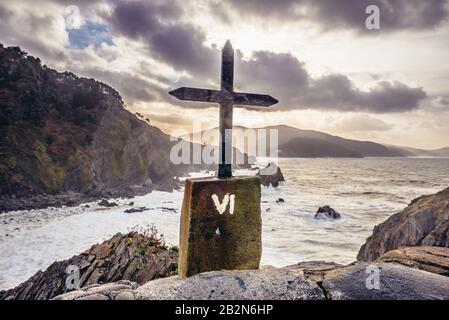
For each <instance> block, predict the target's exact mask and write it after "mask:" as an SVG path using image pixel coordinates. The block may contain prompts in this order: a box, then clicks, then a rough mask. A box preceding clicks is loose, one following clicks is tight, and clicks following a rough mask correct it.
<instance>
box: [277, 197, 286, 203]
mask: <svg viewBox="0 0 449 320" xmlns="http://www.w3.org/2000/svg"><path fill="white" fill-rule="evenodd" d="M284 202H285V200H284V199H282V198H279V199H277V200H276V203H284Z"/></svg>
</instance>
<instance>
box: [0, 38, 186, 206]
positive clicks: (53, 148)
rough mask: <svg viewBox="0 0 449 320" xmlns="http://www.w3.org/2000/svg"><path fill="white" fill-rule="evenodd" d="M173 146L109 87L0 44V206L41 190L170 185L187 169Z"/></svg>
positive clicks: (105, 192) (130, 190) (118, 191)
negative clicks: (175, 159)
mask: <svg viewBox="0 0 449 320" xmlns="http://www.w3.org/2000/svg"><path fill="white" fill-rule="evenodd" d="M172 144H173V142H171V141H170V139H169V136H168V135H166V134H164V133H163V132H161V131H160V130H159V129H157V128H155V127H152V126H150V125H148V124H147V123H146V122H144V121H142V120H140V119H139V118H137V117H136V116H134V115H133V114H131V113H130V112H128V111H127V110H126V109H125V108H124V104H123V101H122V98H121V97H120V95H119V93H118V92H117V91H115V90H114V89H113V88H111V87H109V86H108V85H106V84H104V83H101V82H98V81H95V80H94V79H85V78H80V77H77V76H76V75H74V74H72V73H69V72H64V73H58V72H57V71H55V70H52V69H50V68H47V67H46V66H42V65H41V63H40V60H39V59H37V58H33V57H31V56H28V55H27V54H26V53H24V52H22V51H21V50H20V49H19V48H16V47H15V48H4V47H3V46H1V45H0V212H1V211H3V210H9V209H19V208H20V205H18V206H17V205H16V206H12V207H10V206H9V203H10V202H11V201H10V200H11V199H18V198H25V197H27V198H30V197H31V198H32V197H33V196H36V195H42V194H45V195H56V194H62V193H67V192H69V193H70V192H72V193H80V194H83V195H90V196H114V195H117V196H118V195H121V196H123V195H126V194H135V193H139V192H147V191H150V190H153V189H159V190H167V189H171V188H172V187H173V186H174V180H173V176H175V175H177V174H179V173H180V171H182V170H185V169H186V168H182V167H180V166H174V165H173V164H172V163H171V162H170V160H169V154H170V149H171V146H172ZM36 205H38V204H36ZM24 207H26V205H24Z"/></svg>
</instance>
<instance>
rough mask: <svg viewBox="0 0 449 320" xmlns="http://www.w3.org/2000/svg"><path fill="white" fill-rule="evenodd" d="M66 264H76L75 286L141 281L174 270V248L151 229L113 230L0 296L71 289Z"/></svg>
mask: <svg viewBox="0 0 449 320" xmlns="http://www.w3.org/2000/svg"><path fill="white" fill-rule="evenodd" d="M69 265H73V266H76V267H78V268H79V273H80V274H79V275H80V277H79V287H85V286H90V285H94V284H98V283H106V282H117V281H119V280H130V281H133V282H137V283H138V284H143V283H145V282H147V281H150V280H153V279H157V278H162V277H167V276H170V275H173V274H176V273H177V265H178V250H177V248H168V247H167V246H166V245H165V243H164V241H163V239H160V238H159V237H158V236H157V235H156V233H155V232H154V231H153V233H149V234H148V235H143V234H140V233H137V232H131V233H129V234H126V235H122V234H120V233H117V234H116V235H115V236H113V237H112V238H111V239H109V240H107V241H106V242H103V243H102V244H97V245H94V246H92V247H91V248H90V249H89V250H87V251H85V252H83V253H81V254H80V255H77V256H74V257H72V258H70V259H69V260H64V261H57V262H54V263H53V264H51V265H50V266H49V267H48V268H47V269H46V270H45V271H43V272H42V271H38V272H37V273H36V274H34V275H33V276H32V277H31V278H30V279H28V280H27V281H25V282H24V283H22V284H20V285H19V286H17V287H15V288H14V289H11V290H7V291H1V292H0V300H5V299H15V300H17V299H18V300H29V299H32V300H43V299H51V298H53V297H55V296H57V295H60V294H63V293H66V292H69V291H71V289H67V287H66V279H67V273H66V268H67V267H68V266H69ZM72 290H73V289H72Z"/></svg>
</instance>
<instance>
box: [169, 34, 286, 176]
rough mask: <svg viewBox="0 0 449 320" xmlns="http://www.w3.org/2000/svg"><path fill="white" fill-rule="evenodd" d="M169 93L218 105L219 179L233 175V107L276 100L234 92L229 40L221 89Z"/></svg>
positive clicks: (225, 53) (270, 102) (260, 104)
mask: <svg viewBox="0 0 449 320" xmlns="http://www.w3.org/2000/svg"><path fill="white" fill-rule="evenodd" d="M169 94H170V95H172V96H174V97H176V98H178V99H180V100H188V101H197V102H212V103H218V104H219V105H220V142H219V165H218V178H230V177H232V165H231V163H232V111H233V110H232V109H233V106H234V105H241V106H257V107H270V106H272V105H274V104H276V103H277V102H278V101H277V100H276V99H275V98H273V97H271V96H269V95H264V94H253V93H239V92H234V49H233V48H232V45H231V42H230V41H229V40H227V41H226V44H225V46H224V48H223V50H222V56H221V88H220V90H210V89H198V88H189V87H181V88H178V89H176V90H173V91H170V92H169Z"/></svg>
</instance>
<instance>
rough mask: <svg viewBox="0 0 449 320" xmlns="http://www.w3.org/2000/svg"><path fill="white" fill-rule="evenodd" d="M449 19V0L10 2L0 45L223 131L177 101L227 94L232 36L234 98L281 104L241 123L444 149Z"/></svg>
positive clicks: (151, 109)
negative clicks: (190, 95)
mask: <svg viewBox="0 0 449 320" xmlns="http://www.w3.org/2000/svg"><path fill="white" fill-rule="evenodd" d="M369 5H375V6H377V7H378V8H379V20H378V21H379V27H380V29H368V28H367V27H366V20H367V19H368V18H370V17H371V13H372V12H369V13H366V9H367V7H368V6H369ZM448 15H449V3H448V1H447V0H426V1H422V0H390V1H387V0H333V1H328V0H278V1H271V0H243V1H242V0H221V1H215V0H191V1H190V0H184V1H183V0H160V1H159V0H151V1H145V0H129V1H119V0H89V1H88V0H79V1H76V0H59V1H57V0H43V1H39V5H36V1H32V0H17V1H6V0H1V1H0V43H2V44H3V45H6V46H17V45H18V46H20V47H21V48H22V49H24V50H25V51H27V52H28V53H29V54H31V55H33V56H37V57H39V58H40V59H41V60H42V61H43V63H44V64H46V65H47V66H50V67H52V68H55V69H57V70H58V71H65V70H69V71H71V72H74V73H76V74H78V75H80V76H85V77H88V78H95V79H98V80H100V81H103V82H105V83H107V84H109V85H110V86H112V87H114V88H115V89H116V90H118V91H119V92H120V94H121V95H122V96H123V98H124V101H125V103H126V106H127V108H128V109H129V110H130V111H132V112H140V113H142V114H144V115H145V117H148V118H149V119H150V120H151V122H152V124H154V125H156V126H158V127H160V128H161V129H162V130H164V131H165V132H167V133H169V134H170V133H171V132H173V131H174V130H179V129H180V128H183V129H185V130H189V131H191V130H192V128H193V127H192V121H194V120H201V121H202V124H203V129H207V128H211V127H216V126H218V107H217V106H216V105H209V104H205V103H191V102H181V101H178V100H176V99H174V98H173V97H171V96H169V95H168V94H167V93H168V91H170V90H172V89H176V88H177V87H180V86H196V87H201V88H212V89H218V88H219V76H220V50H221V47H222V46H223V45H224V43H225V41H226V40H227V39H230V41H231V42H232V45H233V47H234V49H235V51H236V56H235V75H234V84H235V90H236V91H237V90H238V91H244V92H254V93H263V94H270V95H272V96H273V97H275V98H277V99H278V100H279V103H278V104H277V105H276V106H274V107H272V108H270V109H268V110H265V109H264V110H261V109H244V108H235V109H234V125H242V126H246V127H262V126H267V125H276V124H287V125H291V126H294V127H298V128H301V129H310V130H318V131H323V132H326V133H330V134H334V135H339V136H342V137H345V138H351V139H357V140H371V141H376V142H380V143H385V144H394V145H400V146H408V147H417V148H424V149H436V148H442V147H449V63H447V60H448V58H447V57H448V52H449V21H448ZM370 21H372V20H370Z"/></svg>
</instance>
